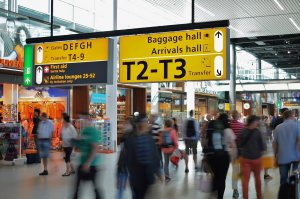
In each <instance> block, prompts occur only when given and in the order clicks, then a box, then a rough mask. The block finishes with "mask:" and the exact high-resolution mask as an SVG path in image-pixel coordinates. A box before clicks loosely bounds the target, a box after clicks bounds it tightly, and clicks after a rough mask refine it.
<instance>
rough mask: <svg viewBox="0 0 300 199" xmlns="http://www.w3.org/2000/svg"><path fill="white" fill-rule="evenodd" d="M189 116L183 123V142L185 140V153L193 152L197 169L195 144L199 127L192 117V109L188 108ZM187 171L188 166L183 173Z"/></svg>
mask: <svg viewBox="0 0 300 199" xmlns="http://www.w3.org/2000/svg"><path fill="white" fill-rule="evenodd" d="M189 115H190V117H189V118H188V119H187V120H186V121H185V123H184V130H183V133H184V136H183V138H184V142H185V153H186V154H187V155H190V154H191V151H192V154H193V159H194V164H195V169H196V170H197V169H198V167H197V145H198V140H199V129H198V125H197V122H196V120H195V119H194V118H193V117H194V111H193V110H190V112H189ZM188 172H189V168H188V167H187V168H186V169H185V173H188Z"/></svg>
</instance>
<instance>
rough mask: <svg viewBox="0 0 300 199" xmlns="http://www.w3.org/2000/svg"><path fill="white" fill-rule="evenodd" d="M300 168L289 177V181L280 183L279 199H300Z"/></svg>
mask: <svg viewBox="0 0 300 199" xmlns="http://www.w3.org/2000/svg"><path fill="white" fill-rule="evenodd" d="M299 191H300V170H296V171H294V172H293V174H292V175H291V176H290V177H289V180H288V182H287V183H284V184H282V185H280V188H279V192H278V199H300V193H299Z"/></svg>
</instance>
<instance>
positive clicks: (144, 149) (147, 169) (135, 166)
mask: <svg viewBox="0 0 300 199" xmlns="http://www.w3.org/2000/svg"><path fill="white" fill-rule="evenodd" d="M135 124H136V127H137V129H136V133H135V134H134V135H133V136H129V137H128V138H127V139H125V140H124V147H125V151H126V161H125V162H126V167H127V169H128V171H129V180H130V185H131V190H132V195H133V199H143V198H145V196H146V193H147V191H148V189H149V187H150V186H151V185H152V184H153V183H154V180H155V177H154V175H155V174H157V173H159V168H160V163H159V156H158V152H157V146H156V145H155V142H154V140H153V138H152V137H151V135H150V133H149V126H148V120H147V118H146V117H145V116H143V115H139V117H138V118H136V119H135Z"/></svg>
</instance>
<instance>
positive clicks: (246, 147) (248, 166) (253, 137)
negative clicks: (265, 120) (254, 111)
mask: <svg viewBox="0 0 300 199" xmlns="http://www.w3.org/2000/svg"><path fill="white" fill-rule="evenodd" d="M258 125H259V117H257V116H255V115H251V116H249V117H248V118H247V126H246V128H245V129H244V130H243V131H242V133H241V135H240V148H241V154H240V156H241V158H240V163H241V170H242V176H243V178H242V187H243V198H244V199H248V185H249V179H250V173H251V171H253V173H254V178H255V189H256V196H257V199H262V191H261V179H260V173H261V170H262V158H261V157H262V153H263V151H264V143H263V137H262V134H261V132H260V131H259V130H258Z"/></svg>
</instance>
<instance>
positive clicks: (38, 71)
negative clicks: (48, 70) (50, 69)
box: [35, 66, 43, 84]
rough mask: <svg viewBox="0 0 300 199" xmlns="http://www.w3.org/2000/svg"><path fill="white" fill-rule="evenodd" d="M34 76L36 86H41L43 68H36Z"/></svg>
mask: <svg viewBox="0 0 300 199" xmlns="http://www.w3.org/2000/svg"><path fill="white" fill-rule="evenodd" d="M35 76H36V77H35V82H36V84H41V83H42V82H43V68H42V67H41V66H38V67H37V68H36V72H35Z"/></svg>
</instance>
